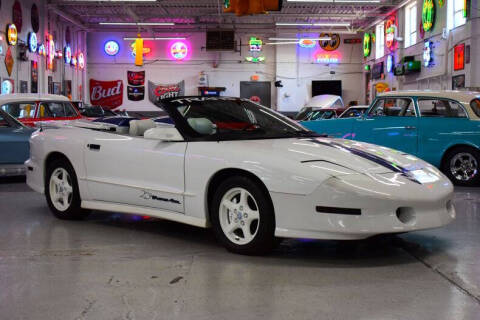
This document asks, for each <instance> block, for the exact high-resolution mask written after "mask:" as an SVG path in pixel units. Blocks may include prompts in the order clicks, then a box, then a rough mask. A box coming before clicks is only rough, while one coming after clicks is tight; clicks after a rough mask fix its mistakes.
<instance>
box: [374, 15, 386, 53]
mask: <svg viewBox="0 0 480 320" xmlns="http://www.w3.org/2000/svg"><path fill="white" fill-rule="evenodd" d="M384 54H385V27H384V25H383V22H382V23H380V24H377V27H376V29H375V58H376V59H380V58H381V57H383V55H384Z"/></svg>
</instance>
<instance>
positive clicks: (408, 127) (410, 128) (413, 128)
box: [405, 126, 417, 130]
mask: <svg viewBox="0 0 480 320" xmlns="http://www.w3.org/2000/svg"><path fill="white" fill-rule="evenodd" d="M405 129H407V130H415V129H417V127H414V126H405Z"/></svg>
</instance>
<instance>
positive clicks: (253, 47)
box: [248, 37, 263, 52]
mask: <svg viewBox="0 0 480 320" xmlns="http://www.w3.org/2000/svg"><path fill="white" fill-rule="evenodd" d="M248 45H249V46H250V52H260V51H262V45H263V41H262V40H261V39H259V38H256V37H251V38H250V40H249V41H248Z"/></svg>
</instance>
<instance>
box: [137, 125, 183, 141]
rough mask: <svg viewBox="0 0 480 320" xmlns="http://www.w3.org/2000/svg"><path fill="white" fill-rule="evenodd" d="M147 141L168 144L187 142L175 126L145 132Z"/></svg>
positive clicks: (144, 135)
mask: <svg viewBox="0 0 480 320" xmlns="http://www.w3.org/2000/svg"><path fill="white" fill-rule="evenodd" d="M143 137H144V138H145V139H151V140H160V141H168V142H180V141H185V140H184V139H183V137H182V135H181V134H180V132H179V131H178V130H177V128H175V127H173V126H161V127H156V128H151V129H148V130H147V131H145V133H144V134H143Z"/></svg>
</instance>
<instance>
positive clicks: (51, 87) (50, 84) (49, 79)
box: [48, 76, 53, 94]
mask: <svg viewBox="0 0 480 320" xmlns="http://www.w3.org/2000/svg"><path fill="white" fill-rule="evenodd" d="M48 93H50V94H52V93H53V78H52V76H48Z"/></svg>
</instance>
